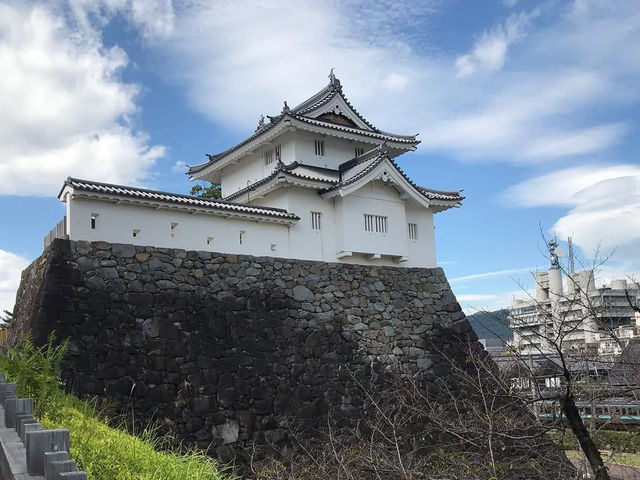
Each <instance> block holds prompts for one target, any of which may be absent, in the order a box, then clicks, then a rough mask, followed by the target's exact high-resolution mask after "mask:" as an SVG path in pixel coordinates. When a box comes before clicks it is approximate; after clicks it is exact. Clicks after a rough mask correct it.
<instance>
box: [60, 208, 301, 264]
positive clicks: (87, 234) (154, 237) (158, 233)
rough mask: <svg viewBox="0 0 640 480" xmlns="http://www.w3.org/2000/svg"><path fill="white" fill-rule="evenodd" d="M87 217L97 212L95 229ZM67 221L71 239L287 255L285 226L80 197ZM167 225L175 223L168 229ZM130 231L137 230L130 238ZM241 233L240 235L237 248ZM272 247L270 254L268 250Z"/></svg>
mask: <svg viewBox="0 0 640 480" xmlns="http://www.w3.org/2000/svg"><path fill="white" fill-rule="evenodd" d="M92 214H97V218H96V228H95V230H92V229H91V216H92ZM67 218H68V226H69V227H68V228H69V233H70V237H69V238H70V239H71V240H88V241H98V240H102V241H105V242H110V243H131V244H134V245H153V246H156V247H164V248H183V249H186V250H205V251H213V252H221V253H239V254H248V255H256V256H277V257H289V256H290V250H289V227H288V226H287V225H284V224H274V223H268V222H261V223H258V222H255V221H253V220H245V219H231V218H228V219H227V218H224V217H220V216H216V215H209V214H191V213H189V212H183V211H180V210H174V209H171V210H169V209H158V210H156V209H155V208H151V207H145V206H138V205H127V204H114V203H111V202H105V201H101V200H91V199H82V198H75V199H73V200H72V201H71V203H70V204H69V208H68V217H67ZM172 224H176V225H175V226H174V228H173V229H172V228H171V225H172ZM134 229H136V230H139V232H138V233H137V235H136V236H135V237H134V236H133V230H134ZM241 231H243V232H245V233H244V234H243V236H242V237H243V238H242V244H241V243H240V232H241ZM172 235H173V236H172ZM207 240H209V243H207ZM272 244H273V245H275V247H274V248H275V250H272Z"/></svg>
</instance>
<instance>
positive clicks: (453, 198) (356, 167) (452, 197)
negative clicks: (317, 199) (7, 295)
mask: <svg viewBox="0 0 640 480" xmlns="http://www.w3.org/2000/svg"><path fill="white" fill-rule="evenodd" d="M385 160H388V161H389V162H390V163H391V165H393V166H394V168H395V169H396V170H397V171H398V173H400V175H402V177H403V178H404V179H405V180H406V181H407V182H409V183H410V184H411V186H413V187H414V188H415V189H416V190H417V191H418V192H420V193H421V194H422V195H423V196H425V197H426V198H427V199H429V200H442V201H446V202H461V201H462V200H464V198H465V197H463V196H462V195H460V192H456V191H451V192H449V191H442V190H433V189H430V188H424V187H420V186H418V185H416V184H415V183H414V182H413V181H412V180H411V179H410V178H409V177H408V176H407V175H406V174H405V173H404V172H403V171H402V169H401V168H400V167H399V166H398V164H397V163H396V162H394V161H393V159H392V158H391V157H389V155H388V153H387V152H386V151H385V150H384V149H383V148H382V146H381V147H378V148H375V149H373V150H371V151H369V152H367V153H366V154H364V155H363V156H361V157H359V158H355V159H353V160H350V161H349V162H345V163H343V164H342V165H341V166H340V167H341V168H340V171H341V174H342V176H341V178H342V180H341V181H340V182H338V183H336V184H334V185H332V186H331V187H329V188H327V189H325V190H324V192H330V191H332V190H337V189H339V188H343V187H346V186H347V185H351V184H352V183H354V182H356V181H358V180H359V179H361V178H363V177H365V176H366V175H368V174H369V172H371V171H372V170H374V169H375V168H376V167H377V166H378V165H380V164H381V163H382V162H384V161H385ZM343 166H345V167H346V168H343Z"/></svg>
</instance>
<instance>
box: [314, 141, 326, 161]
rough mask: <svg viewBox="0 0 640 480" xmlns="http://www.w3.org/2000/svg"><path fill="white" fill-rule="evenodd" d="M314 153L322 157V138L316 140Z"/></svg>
mask: <svg viewBox="0 0 640 480" xmlns="http://www.w3.org/2000/svg"><path fill="white" fill-rule="evenodd" d="M315 145H316V155H318V156H320V157H324V140H316V141H315Z"/></svg>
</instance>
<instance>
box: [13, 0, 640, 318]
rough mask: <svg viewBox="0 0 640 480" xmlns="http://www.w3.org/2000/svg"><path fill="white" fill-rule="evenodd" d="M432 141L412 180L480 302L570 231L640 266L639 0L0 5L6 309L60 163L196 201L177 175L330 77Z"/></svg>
mask: <svg viewBox="0 0 640 480" xmlns="http://www.w3.org/2000/svg"><path fill="white" fill-rule="evenodd" d="M331 67H335V72H336V75H337V76H338V77H339V78H340V80H341V81H342V84H343V86H344V91H345V93H346V95H347V96H348V97H349V99H350V100H351V102H352V103H353V104H354V105H355V106H356V108H358V110H359V111H360V112H362V113H363V114H364V115H365V116H366V117H367V118H368V119H369V120H370V121H371V122H372V123H374V124H375V125H376V126H378V127H379V128H381V129H384V130H389V131H393V132H397V133H416V132H419V133H420V137H419V138H420V139H421V140H422V143H421V145H420V147H419V149H418V151H416V152H414V153H411V154H406V155H404V156H403V157H401V158H400V159H399V162H400V164H401V166H402V168H403V169H405V171H406V172H407V173H408V174H409V175H410V176H411V177H412V178H413V179H415V181H416V182H417V183H418V184H421V185H423V186H426V187H432V188H440V189H459V188H462V189H464V194H465V195H466V196H467V199H466V200H465V202H464V204H463V207H462V208H461V209H459V210H453V211H451V210H450V211H447V212H444V213H442V214H439V215H438V216H437V217H436V242H437V251H438V258H439V261H440V262H441V264H442V266H443V267H444V268H445V272H446V273H447V276H448V278H449V280H450V282H451V284H452V286H453V288H454V291H455V292H456V294H457V295H458V298H459V300H460V301H461V303H463V305H464V306H465V308H466V309H467V311H472V310H473V308H485V307H488V308H494V307H498V306H500V305H504V304H506V303H507V302H508V301H509V299H510V298H511V297H512V295H513V294H514V292H515V293H517V292H519V290H520V286H519V285H518V282H520V283H522V284H523V285H524V286H525V287H527V286H531V284H532V282H531V278H530V277H531V275H530V272H532V271H534V270H535V269H536V268H545V264H546V260H545V258H544V256H543V255H542V254H541V246H542V241H541V232H542V233H544V234H545V235H550V234H552V232H556V233H557V235H558V237H559V238H560V239H564V238H566V237H567V236H568V235H572V236H573V239H574V242H575V243H576V245H577V247H578V253H579V254H580V256H581V258H583V259H584V261H585V262H587V263H588V262H589V261H590V259H591V258H592V256H593V252H594V250H595V248H596V247H597V246H598V245H600V248H601V251H602V252H605V253H606V252H610V251H612V250H614V249H615V253H614V255H613V257H612V258H611V259H610V260H609V261H608V262H607V264H606V265H605V266H604V268H603V271H602V277H603V278H605V279H606V278H613V277H620V276H624V275H625V274H634V273H637V272H640V255H638V252H639V251H640V158H639V156H638V152H639V149H640V141H639V140H638V139H639V138H640V137H639V136H638V127H639V126H640V109H639V105H640V81H639V80H640V3H638V2H637V0H630V1H624V0H621V1H616V2H610V1H605V0H602V1H601V0H574V1H555V0H550V1H540V2H535V1H532V0H502V1H500V0H495V1H493V2H490V1H483V2H475V1H463V0H451V1H437V0H424V1H409V0H407V1H404V0H402V1H397V2H389V1H385V0H375V1H368V2H359V1H355V0H347V1H342V2H337V1H328V0H322V1H295V2H293V1H282V0H274V1H265V2H257V1H253V2H252V1H244V0H238V1H233V2H231V1H216V2H213V1H204V0H188V1H181V2H178V1H175V2H173V3H172V2H171V1H170V0H158V1H152V0H52V1H50V2H24V1H11V0H9V1H7V0H4V1H3V0H0V71H1V72H2V75H0V180H1V182H0V216H1V218H0V219H1V221H2V225H3V229H2V234H1V235H0V308H8V307H11V305H12V303H13V299H14V297H15V289H16V288H17V282H18V279H19V272H20V271H21V269H22V268H24V266H25V265H27V264H28V263H29V262H30V261H31V260H33V259H34V258H36V257H37V256H38V255H39V254H40V253H41V248H42V237H43V236H44V235H45V234H46V233H47V232H48V230H49V229H50V228H52V227H53V225H55V223H56V222H57V221H58V220H59V219H60V218H61V217H62V216H63V215H64V209H63V205H62V204H61V203H60V202H59V201H58V200H57V198H56V194H57V193H58V190H59V188H60V186H61V184H62V182H63V181H64V179H65V178H66V177H67V176H70V175H71V176H77V177H80V178H89V179H95V180H100V181H109V182H114V183H124V184H133V185H144V186H147V187H150V188H158V189H163V190H169V191H175V192H188V191H189V189H190V182H189V181H188V179H187V178H186V176H185V175H184V174H183V173H182V172H183V171H184V169H185V165H187V164H196V163H200V162H202V161H203V160H204V154H205V153H215V152H217V151H220V150H223V149H225V148H227V147H229V146H231V145H232V144H234V143H235V142H237V141H239V140H242V139H243V138H244V137H245V136H247V135H248V134H250V133H251V132H253V129H254V128H255V125H256V122H257V120H258V117H259V115H260V114H262V113H264V114H276V113H278V112H279V111H280V109H281V106H282V102H283V101H284V100H287V101H288V103H289V104H290V105H293V104H296V103H297V102H299V101H301V100H303V99H305V98H307V97H308V96H310V95H311V94H313V93H315V92H316V91H317V90H319V89H320V88H322V87H323V86H324V85H325V84H326V82H327V81H328V80H327V74H328V72H329V69H330V68H331Z"/></svg>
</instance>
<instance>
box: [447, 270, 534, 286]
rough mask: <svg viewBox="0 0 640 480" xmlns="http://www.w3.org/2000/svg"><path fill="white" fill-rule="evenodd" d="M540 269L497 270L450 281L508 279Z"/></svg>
mask: <svg viewBox="0 0 640 480" xmlns="http://www.w3.org/2000/svg"><path fill="white" fill-rule="evenodd" d="M537 268H538V267H525V268H510V269H506V270H496V271H494V272H482V273H474V274H471V275H465V276H462V277H456V278H452V279H450V280H449V282H450V283H454V282H466V281H470V280H482V279H485V278H496V277H507V276H509V275H517V274H520V273H529V272H535V271H536V269H537Z"/></svg>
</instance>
